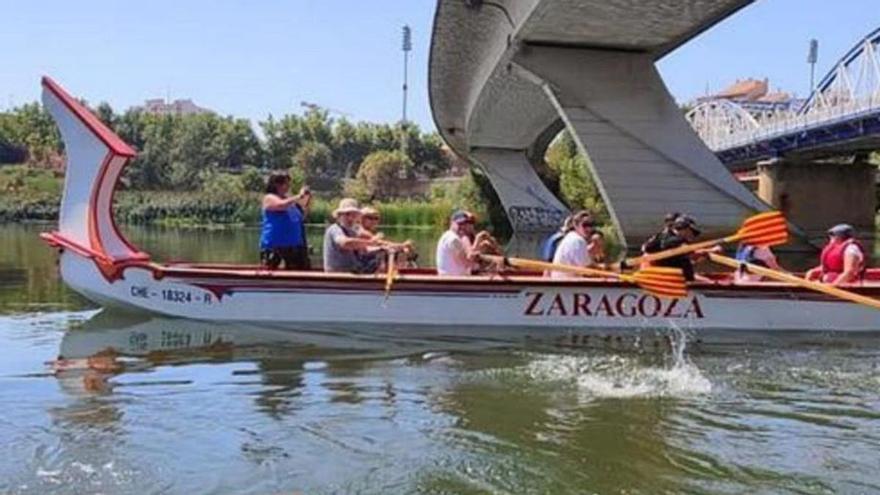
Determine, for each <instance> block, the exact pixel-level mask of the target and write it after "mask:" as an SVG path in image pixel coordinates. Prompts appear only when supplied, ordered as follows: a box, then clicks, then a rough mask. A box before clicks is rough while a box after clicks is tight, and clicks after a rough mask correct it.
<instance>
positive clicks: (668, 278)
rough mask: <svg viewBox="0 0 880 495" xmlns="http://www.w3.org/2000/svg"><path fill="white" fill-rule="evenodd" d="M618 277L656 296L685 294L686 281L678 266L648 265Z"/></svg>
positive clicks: (680, 295) (681, 295)
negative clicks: (630, 273)
mask: <svg viewBox="0 0 880 495" xmlns="http://www.w3.org/2000/svg"><path fill="white" fill-rule="evenodd" d="M620 279H621V280H626V281H627V282H632V283H634V284H636V285H638V286H639V287H641V288H642V289H643V290H645V291H646V292H649V293H651V294H654V295H655V296H658V297H669V298H677V297H685V296H687V281H686V280H685V278H684V273H682V271H681V269H680V268H670V267H661V266H650V267H646V268H644V269H641V270H639V271H637V272H635V273H633V274H632V275H621V276H620Z"/></svg>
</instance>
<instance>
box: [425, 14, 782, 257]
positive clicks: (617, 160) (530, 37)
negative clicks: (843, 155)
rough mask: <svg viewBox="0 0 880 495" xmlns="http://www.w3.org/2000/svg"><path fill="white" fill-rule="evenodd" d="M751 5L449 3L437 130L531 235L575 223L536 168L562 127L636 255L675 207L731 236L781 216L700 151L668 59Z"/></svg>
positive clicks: (439, 44)
mask: <svg viewBox="0 0 880 495" xmlns="http://www.w3.org/2000/svg"><path fill="white" fill-rule="evenodd" d="M750 2H751V0H650V1H649V0H492V1H489V0H437V11H436V14H435V16H434V28H433V35H432V42H431V61H430V64H429V67H430V69H429V91H430V99H431V108H432V112H433V115H434V120H435V122H436V123H437V129H438V130H439V131H440V133H441V134H442V135H443V137H444V139H445V140H446V142H447V143H448V144H449V145H450V146H451V147H452V148H453V149H455V150H456V151H457V152H458V153H459V154H461V155H462V156H469V157H473V158H475V159H476V160H477V161H478V162H479V163H480V164H481V165H482V166H483V167H484V169H485V170H486V172H487V173H488V175H489V177H490V178H491V180H492V184H493V185H494V186H495V187H496V189H497V190H498V193H499V196H500V198H501V200H502V202H503V203H504V206H505V208H506V209H507V211H508V213H509V214H510V216H511V222H512V224H513V226H514V229H515V230H516V231H517V232H523V231H524V230H529V231H537V230H548V229H553V228H555V227H556V226H557V225H558V221H557V219H558V218H561V216H562V214H563V213H564V209H563V208H562V205H561V203H560V202H559V201H558V200H556V199H555V198H553V197H552V195H551V194H550V192H549V191H547V189H546V187H545V186H544V185H543V184H542V183H541V181H540V180H539V178H538V176H537V174H536V173H535V172H534V171H532V170H530V167H528V160H530V159H531V160H535V159H536V158H538V159H540V158H541V155H542V153H543V148H544V147H545V146H546V143H547V142H548V141H549V140H548V139H547V137H548V136H550V135H552V134H555V131H558V130H559V129H560V128H561V126H560V119H561V120H562V121H563V122H564V124H565V125H566V126H567V127H568V128H569V129H570V130H571V131H572V134H573V135H574V137H575V138H576V141H577V143H578V145H579V147H580V149H581V151H582V152H583V153H584V154H585V155H587V156H588V157H589V158H590V159H591V161H592V170H591V172H592V173H593V176H594V178H595V179H596V182H597V184H598V185H599V188H600V191H601V193H602V195H603V197H604V199H605V203H606V205H607V206H608V208H609V210H610V213H611V214H612V217H613V221H614V223H615V224H616V226H617V227H618V229H619V231H620V233H621V234H622V236H623V238H624V240H625V242H626V243H627V244H628V246H630V247H635V246H638V245H639V244H640V243H641V241H642V240H643V238H644V237H645V236H647V235H649V234H651V233H652V232H654V231H655V229H657V228H658V227H659V223H660V222H661V219H662V216H663V213H665V212H666V211H668V210H681V211H687V212H689V213H691V214H693V215H695V216H696V217H698V219H699V220H700V221H701V223H702V224H703V226H704V227H706V229H705V230H706V231H707V233H712V232H728V231H730V230H731V229H733V228H735V227H736V226H738V224H739V223H740V221H741V220H742V219H743V217H744V216H746V215H748V214H749V213H752V212H754V211H756V210H764V209H766V208H767V207H766V205H765V204H763V203H762V202H761V201H760V200H758V199H757V198H756V197H755V196H754V195H753V194H752V193H751V192H749V191H748V190H746V189H745V188H744V187H743V186H742V185H740V184H739V183H738V182H737V181H736V180H734V178H733V177H732V176H731V175H730V173H729V172H728V171H727V170H726V169H725V168H724V167H723V166H722V165H721V163H720V162H719V161H718V160H717V159H716V158H715V156H714V155H712V153H711V152H710V151H709V150H708V149H707V148H706V147H705V145H704V144H703V143H702V142H701V141H699V139H698V138H697V137H696V135H695V134H694V132H693V130H691V128H690V127H689V126H688V124H687V123H686V122H685V120H684V116H683V115H682V114H681V111H680V110H679V109H678V107H677V106H676V104H675V102H674V101H673V100H672V98H671V97H670V95H669V94H668V92H667V90H666V88H665V87H664V85H663V82H662V81H661V79H660V77H659V75H658V74H657V71H656V69H655V68H654V62H655V61H656V60H657V59H659V58H661V57H663V56H664V55H665V54H667V53H669V52H670V51H671V50H674V49H675V48H676V47H677V46H679V45H681V44H682V43H685V42H686V41H687V40H689V39H691V38H693V37H694V36H696V35H697V34H699V33H700V32H702V31H703V30H705V29H708V28H709V27H711V26H712V25H714V24H716V23H718V22H720V21H721V20H722V19H724V18H726V17H728V16H729V15H731V14H732V13H734V12H736V11H737V10H739V9H740V8H742V7H744V6H745V5H747V4H749V3H750ZM553 211H557V212H559V214H558V215H557V214H555V213H552V212H553Z"/></svg>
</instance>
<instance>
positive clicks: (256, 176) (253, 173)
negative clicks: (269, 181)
mask: <svg viewBox="0 0 880 495" xmlns="http://www.w3.org/2000/svg"><path fill="white" fill-rule="evenodd" d="M241 185H242V187H243V188H244V190H245V191H247V192H263V191H264V190H265V189H266V179H265V178H264V177H263V174H261V173H260V171H259V170H258V169H257V168H256V167H250V166H247V167H245V168H244V170H242V172H241Z"/></svg>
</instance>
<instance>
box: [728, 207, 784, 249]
mask: <svg viewBox="0 0 880 495" xmlns="http://www.w3.org/2000/svg"><path fill="white" fill-rule="evenodd" d="M736 235H737V237H738V238H739V240H740V242H744V243H746V244H752V245H755V246H762V247H765V246H766V247H770V246H780V245H782V244H786V243H788V237H789V236H788V223H787V222H786V220H785V217H784V216H783V215H782V213H780V212H778V211H766V212H763V213H759V214H757V215H753V216H751V217H749V218H747V219H746V221H745V222H743V224H742V227H741V228H740V229H739V231H738V232H737V234H736Z"/></svg>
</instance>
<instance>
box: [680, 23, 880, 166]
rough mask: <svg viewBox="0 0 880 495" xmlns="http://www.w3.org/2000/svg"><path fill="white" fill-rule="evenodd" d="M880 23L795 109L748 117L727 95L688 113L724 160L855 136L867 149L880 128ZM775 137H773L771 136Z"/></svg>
mask: <svg viewBox="0 0 880 495" xmlns="http://www.w3.org/2000/svg"><path fill="white" fill-rule="evenodd" d="M878 52H880V29H877V30H875V31H873V32H872V33H870V34H869V35H867V36H865V37H864V38H862V39H861V40H859V42H858V43H856V45H855V46H853V47H852V48H851V49H850V50H849V51H848V52H847V53H846V54H845V55H844V56H843V57H842V58H841V59H840V60H839V61H838V62H837V63H836V64H835V65H834V67H833V68H832V69H831V70H830V71H829V72H828V74H827V75H825V77H824V78H822V80H821V81H820V82H819V84H818V86H816V88H815V90H814V91H813V92H812V94H811V95H810V97H809V98H808V99H807V100H806V101H805V102H804V105H803V106H802V107H801V108H800V109H796V110H794V111H785V110H780V111H775V112H771V113H767V114H763V115H760V118H759V119H757V120H756V119H754V118H752V119H749V118H748V117H746V115H749V112H748V111H746V110H745V109H743V108H742V107H741V106H740V105H738V104H737V103H735V102H732V101H727V100H709V101H704V102H702V103H700V104H699V105H697V106H696V107H694V108H693V109H692V110H691V111H690V112H689V113H688V115H687V118H688V121H689V122H690V123H691V125H692V126H693V128H694V130H695V131H696V132H697V133H698V134H699V135H700V137H701V138H702V139H703V141H704V142H705V143H706V145H707V146H708V147H709V148H710V149H711V150H712V151H714V152H716V153H718V154H719V156H720V158H721V159H722V160H723V161H724V162H725V163H730V164H735V163H739V162H743V161H745V160H751V161H753V162H754V161H757V160H760V159H764V158H771V157H773V156H774V155H775V154H779V153H781V152H787V151H794V150H797V151H802V152H803V151H808V150H809V149H810V148H820V147H825V146H831V145H833V144H836V143H838V142H843V141H847V143H846V144H843V146H846V147H848V148H851V147H853V141H856V140H860V141H862V142H863V143H864V145H865V148H866V149H867V150H873V149H876V147H877V141H876V139H874V140H869V139H865V138H866V136H870V135H872V134H873V135H876V134H880V53H878ZM774 141H778V142H774Z"/></svg>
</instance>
